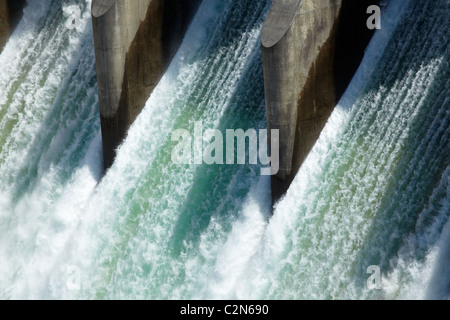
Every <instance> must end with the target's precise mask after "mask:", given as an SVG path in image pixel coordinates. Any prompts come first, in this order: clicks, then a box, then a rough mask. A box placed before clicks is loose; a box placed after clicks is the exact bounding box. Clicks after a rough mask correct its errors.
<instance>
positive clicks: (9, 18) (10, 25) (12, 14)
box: [0, 0, 26, 51]
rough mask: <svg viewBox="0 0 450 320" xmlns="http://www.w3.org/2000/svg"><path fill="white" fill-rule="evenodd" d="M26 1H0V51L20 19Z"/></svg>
mask: <svg viewBox="0 0 450 320" xmlns="http://www.w3.org/2000/svg"><path fill="white" fill-rule="evenodd" d="M25 4H26V0H0V51H2V49H3V47H4V45H5V44H6V42H7V41H8V39H9V36H10V35H11V34H12V33H13V31H14V29H15V27H16V26H17V24H18V23H19V20H20V18H21V17H22V10H23V7H24V6H25Z"/></svg>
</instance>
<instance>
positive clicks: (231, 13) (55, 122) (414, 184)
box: [0, 0, 450, 299]
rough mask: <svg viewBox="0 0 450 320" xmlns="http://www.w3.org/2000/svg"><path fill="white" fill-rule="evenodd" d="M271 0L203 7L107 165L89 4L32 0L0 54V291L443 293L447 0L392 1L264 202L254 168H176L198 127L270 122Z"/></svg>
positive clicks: (10, 294)
mask: <svg viewBox="0 0 450 320" xmlns="http://www.w3.org/2000/svg"><path fill="white" fill-rule="evenodd" d="M74 4H76V5H78V6H79V7H80V10H81V12H82V16H81V19H80V21H79V24H78V27H77V28H73V29H70V28H67V26H66V22H67V17H66V16H65V15H64V8H66V7H67V6H68V5H74ZM270 4H271V1H269V0H267V1H265V0H262V1H261V0H259V1H254V0H241V1H236V0H205V1H203V3H202V5H201V6H200V9H199V11H198V13H197V15H196V17H195V18H194V21H193V23H192V25H191V26H190V29H189V31H188V33H187V35H186V37H185V39H184V42H183V44H182V46H181V48H180V50H179V52H178V53H177V55H176V57H175V59H174V61H173V62H172V64H171V66H170V67H169V70H168V71H167V72H166V74H165V75H164V77H163V79H162V80H161V82H160V83H159V85H158V86H157V88H156V89H155V91H154V92H153V94H152V95H151V97H150V98H149V100H148V101H147V104H146V106H145V108H144V110H143V112H142V113H141V115H140V116H139V117H138V119H137V120H136V122H135V123H134V124H133V126H132V127H131V129H130V131H129V133H128V136H127V137H126V139H125V141H124V143H123V144H122V145H121V146H120V148H119V150H118V153H117V154H118V155H117V158H116V161H115V163H114V165H113V166H112V168H111V169H110V170H109V171H108V172H107V173H106V175H105V176H104V177H102V170H103V168H102V149H101V148H102V145H101V134H100V121H99V114H98V98H97V87H96V73H95V59H94V52H93V40H92V29H91V20H90V1H82V0H79V1H74V0H71V1H65V0H45V1H42V0H39V1H37V0H30V1H29V4H28V6H27V8H26V9H25V12H24V17H23V19H22V21H21V22H20V24H19V26H18V28H17V29H16V31H15V33H14V34H13V36H12V38H11V39H10V41H9V42H8V44H7V46H6V47H5V49H4V51H3V52H2V53H1V55H0V65H1V66H2V68H1V69H0V298H6V299H11V298H12V299H16V298H33V299H36V298H45V299H99V298H102V299H116V298H119V299H138V298H142V299H192V298H193V299H197V298H200V299H204V298H208V299H222V298H225V299H340V298H350V299H405V298H413V299H424V298H431V299H442V298H449V292H450V289H449V288H450V277H449V275H450V273H449V265H450V260H449V259H450V258H449V257H450V248H449V243H450V236H449V235H450V219H449V215H450V209H449V204H450V186H449V182H450V181H449V180H450V166H449V158H450V150H449V145H450V129H449V128H450V125H449V124H450V119H449V117H450V115H449V112H450V107H449V106H450V102H449V98H448V97H449V96H450V80H449V79H450V77H449V71H450V68H449V41H448V38H449V30H450V28H449V27H450V26H449V21H448V15H449V13H450V12H449V11H450V10H449V5H448V1H446V0H438V1H431V0H428V1H419V0H409V1H399V0H391V1H390V2H389V3H388V5H387V7H386V8H385V11H384V12H383V14H382V18H383V22H382V27H383V29H382V30H379V31H377V33H376V35H375V37H374V39H373V40H372V43H371V44H370V46H369V47H368V49H367V52H366V56H365V59H364V61H363V63H362V65H361V67H360V69H359V71H358V73H357V74H356V75H355V78H354V79H353V82H352V84H351V85H350V87H349V88H348V90H347V92H346V94H345V95H344V97H343V98H342V100H341V102H340V103H339V105H338V106H337V107H336V109H335V111H334V112H333V114H332V116H331V118H330V120H329V122H328V123H327V125H326V127H325V129H324V131H323V133H322V135H321V137H320V139H319V141H318V143H317V144H316V146H315V147H314V149H313V150H312V152H311V153H310V155H309V157H308V158H307V160H306V162H305V163H304V165H303V166H302V168H301V169H300V172H299V173H298V175H297V177H296V178H295V181H294V182H293V184H292V186H291V187H290V189H289V190H288V192H287V194H286V196H285V197H284V198H283V199H281V200H280V202H279V203H277V204H276V206H275V209H274V215H273V216H270V206H271V203H270V177H264V176H260V174H259V173H260V167H259V166H255V165H212V166H209V165H191V166H189V165H176V164H174V163H172V161H171V153H172V149H173V147H174V146H175V145H176V143H175V142H172V141H171V136H172V132H173V130H176V129H187V130H189V131H190V132H193V130H194V123H195V122H196V121H202V123H203V126H204V127H205V128H217V129H219V130H221V131H223V132H224V131H225V130H226V129H238V128H242V129H244V130H247V129H249V128H253V129H265V128H266V120H265V105H264V84H263V75H262V67H261V50H260V30H261V27H262V23H263V21H264V18H265V15H266V14H267V12H268V10H269V8H270ZM369 266H378V267H379V268H380V270H381V289H380V290H370V289H368V288H367V279H368V278H369V276H370V274H368V273H367V268H368V267H369Z"/></svg>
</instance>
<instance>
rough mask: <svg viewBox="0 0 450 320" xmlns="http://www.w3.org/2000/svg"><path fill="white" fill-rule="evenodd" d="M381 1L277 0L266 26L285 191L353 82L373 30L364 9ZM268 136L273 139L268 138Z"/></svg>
mask: <svg viewBox="0 0 450 320" xmlns="http://www.w3.org/2000/svg"><path fill="white" fill-rule="evenodd" d="M376 3H377V1H367V0H363V1H354V0H274V1H273V3H272V7H271V9H270V11H269V13H268V16H267V18H266V20H265V23H264V25H263V28H262V35H261V44H262V56H263V70H264V84H265V100H266V113H267V125H268V129H269V132H270V130H271V129H278V130H279V135H280V143H279V147H280V150H279V154H280V160H279V172H278V173H277V174H276V175H275V176H273V177H272V182H271V184H272V199H273V202H274V203H275V202H276V201H278V200H279V199H280V197H282V196H283V194H284V193H285V192H286V191H287V189H288V188H289V186H290V184H291V182H292V180H293V179H294V177H295V176H296V174H297V172H298V170H299V168H300V166H301V164H302V163H303V161H304V160H305V158H306V157H307V155H308V153H309V151H310V150H311V149H312V147H313V146H314V144H315V142H316V141H317V139H318V138H319V135H320V133H321V131H322V129H323V128H324V126H325V124H326V122H327V120H328V117H329V116H330V115H331V112H332V111H333V109H334V107H335V106H336V104H337V103H338V101H339V99H340V97H341V96H342V94H343V93H344V91H345V89H346V88H347V86H348V84H349V83H350V81H351V79H352V77H353V75H354V73H355V72H356V70H357V68H358V66H359V64H360V62H361V60H362V58H363V56H364V49H365V48H366V46H367V44H368V43H369V41H370V39H371V37H372V35H373V30H369V29H368V28H367V27H366V20H365V18H366V17H368V16H367V15H366V10H367V8H368V6H370V5H371V4H376ZM269 141H270V139H269Z"/></svg>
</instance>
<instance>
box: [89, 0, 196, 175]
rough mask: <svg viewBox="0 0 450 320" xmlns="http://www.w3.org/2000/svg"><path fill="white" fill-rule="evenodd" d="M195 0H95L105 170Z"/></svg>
mask: <svg viewBox="0 0 450 320" xmlns="http://www.w3.org/2000/svg"><path fill="white" fill-rule="evenodd" d="M199 4H200V1H199V0H93V2H92V21H93V22H92V23H93V29H94V43H95V57H96V61H97V80H98V92H99V103H100V117H101V124H102V138H103V156H104V164H105V169H108V168H109V167H110V166H111V165H112V163H113V160H114V157H115V153H116V148H117V147H118V146H119V144H120V143H121V142H122V140H123V139H124V137H125V135H126V133H127V130H128V128H129V127H130V125H131V124H132V123H133V122H134V120H135V119H136V117H137V116H138V114H139V113H140V112H141V110H142V108H143V107H144V105H145V102H146V101H147V99H148V98H149V96H150V94H151V92H152V91H153V89H154V88H155V86H156V85H157V83H158V82H159V80H160V79H161V77H162V75H163V73H164V72H165V70H166V68H167V67H168V65H169V63H170V61H171V60H172V58H173V56H174V55H175V53H176V51H177V50H178V47H179V45H180V44H181V42H182V40H183V37H184V34H185V32H186V30H187V27H188V26H189V23H190V21H191V18H192V17H193V15H194V13H195V11H196V9H197V7H198V5H199Z"/></svg>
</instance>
